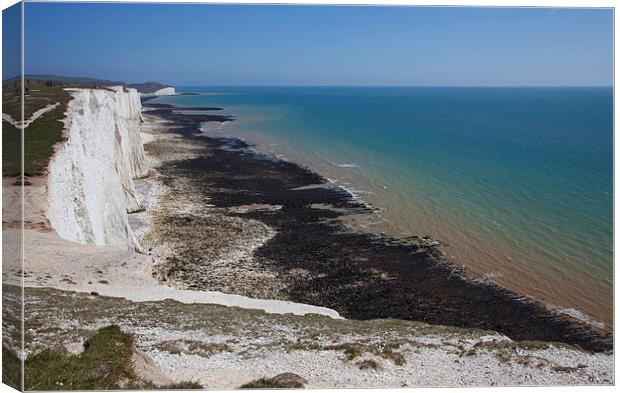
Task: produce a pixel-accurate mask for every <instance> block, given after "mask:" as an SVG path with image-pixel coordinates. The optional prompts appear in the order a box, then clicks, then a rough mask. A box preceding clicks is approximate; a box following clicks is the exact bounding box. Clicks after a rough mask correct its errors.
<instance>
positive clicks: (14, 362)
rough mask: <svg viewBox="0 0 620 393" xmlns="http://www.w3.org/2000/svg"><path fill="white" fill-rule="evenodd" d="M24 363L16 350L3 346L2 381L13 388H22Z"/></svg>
mask: <svg viewBox="0 0 620 393" xmlns="http://www.w3.org/2000/svg"><path fill="white" fill-rule="evenodd" d="M21 375H22V364H21V361H20V360H19V358H18V357H17V355H15V352H13V351H12V350H10V349H8V348H7V347H5V346H3V347H2V383H4V384H6V385H9V386H10V387H12V388H13V389H17V390H22V389H21V384H22V382H21V379H22V378H21Z"/></svg>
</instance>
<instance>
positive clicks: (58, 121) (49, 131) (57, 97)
mask: <svg viewBox="0 0 620 393" xmlns="http://www.w3.org/2000/svg"><path fill="white" fill-rule="evenodd" d="M64 87H66V86H46V85H45V84H44V83H39V82H32V83H31V93H30V94H29V95H27V96H26V98H25V101H24V118H25V119H28V118H30V117H31V116H32V114H33V113H34V112H35V111H37V110H39V109H41V108H44V107H46V106H47V105H49V104H54V103H56V102H58V103H59V105H58V106H56V108H54V109H53V110H51V111H49V112H47V113H45V114H43V115H42V116H41V117H39V118H38V119H37V120H35V121H34V122H32V123H31V124H30V125H29V126H28V127H26V129H25V130H24V132H25V134H24V144H25V145H24V174H26V175H28V176H36V175H41V174H42V173H43V172H44V171H45V168H46V166H47V163H48V161H49V159H50V157H51V156H52V154H53V153H54V147H53V146H54V144H56V143H57V142H60V141H61V140H62V130H63V128H64V124H63V122H62V119H64V117H65V114H64V113H65V111H66V109H67V104H68V102H69V101H70V99H71V94H70V93H69V92H67V91H65V90H64ZM35 90H36V91H35ZM2 95H3V100H4V102H3V108H2V109H3V112H4V113H6V114H9V115H10V116H11V117H12V118H13V119H15V120H20V119H21V111H20V106H21V102H20V99H19V96H17V95H15V92H14V87H13V85H9V86H8V87H6V86H5V87H3V92H2ZM2 140H3V145H2V175H3V176H18V175H20V174H21V130H20V129H18V128H16V127H14V126H13V125H12V124H10V123H9V122H7V121H4V120H3V121H2Z"/></svg>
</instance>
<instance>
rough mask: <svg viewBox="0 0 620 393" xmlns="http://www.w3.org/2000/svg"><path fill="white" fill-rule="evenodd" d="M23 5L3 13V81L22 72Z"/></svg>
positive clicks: (15, 5)
mask: <svg viewBox="0 0 620 393" xmlns="http://www.w3.org/2000/svg"><path fill="white" fill-rule="evenodd" d="M21 15H22V13H21V4H20V3H17V4H14V5H12V6H11V7H8V8H7V9H5V10H3V11H2V79H3V80H4V79H8V78H12V77H14V76H16V75H19V73H20V72H21V50H20V49H21V42H22V41H21V31H22V17H21Z"/></svg>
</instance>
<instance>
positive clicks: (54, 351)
mask: <svg viewBox="0 0 620 393" xmlns="http://www.w3.org/2000/svg"><path fill="white" fill-rule="evenodd" d="M3 355H4V358H5V359H7V358H8V359H9V363H8V364H9V365H10V368H9V369H8V370H7V371H5V370H3V379H4V378H5V372H6V373H8V375H7V381H9V380H10V381H14V380H15V376H16V375H17V377H18V376H19V374H16V372H15V367H14V366H15V365H14V364H13V363H15V359H17V357H16V356H15V354H14V353H12V352H11V351H9V350H7V349H4V350H3ZM132 355H133V338H132V336H130V335H129V334H127V333H124V332H122V331H121V330H120V328H119V327H118V326H108V327H104V328H102V329H100V330H98V331H97V333H96V334H95V335H94V336H92V337H91V338H90V339H88V340H87V341H86V342H85V343H84V352H82V353H81V354H79V355H72V354H69V353H67V351H66V350H65V349H64V348H48V349H45V350H43V351H41V352H38V353H36V354H34V355H32V356H29V357H28V358H27V359H26V361H25V362H24V367H25V386H24V388H25V390H40V391H41V390H44V391H45V390H113V389H139V388H141V389H156V388H166V389H181V388H188V387H190V388H196V389H199V388H201V387H200V385H199V384H197V383H194V382H183V383H179V384H173V385H169V386H155V385H154V384H153V383H152V382H150V381H145V380H143V379H141V378H139V377H138V376H137V375H136V374H135V372H134V370H133V365H132V360H131V359H132ZM16 361H17V365H18V367H19V360H16Z"/></svg>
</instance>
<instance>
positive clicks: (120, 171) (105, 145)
mask: <svg viewBox="0 0 620 393" xmlns="http://www.w3.org/2000/svg"><path fill="white" fill-rule="evenodd" d="M72 94H73V100H71V102H69V104H68V107H67V117H66V119H65V133H66V137H67V140H66V142H64V143H62V144H61V145H60V146H59V148H58V149H57V151H56V153H55V154H54V156H53V157H52V159H51V161H50V164H49V167H48V170H49V174H48V212H47V217H48V219H49V221H50V224H51V226H52V228H53V229H54V230H56V232H57V233H58V234H59V235H60V236H61V237H63V238H65V239H67V240H70V241H74V242H78V243H90V244H98V245H111V246H116V247H122V248H127V249H138V244H137V242H136V241H135V238H134V236H133V233H132V230H131V227H130V225H129V220H128V216H127V213H128V212H132V211H136V210H140V209H141V206H140V202H139V201H138V197H137V195H138V194H137V192H136V189H135V186H134V183H133V179H135V178H137V177H143V176H146V174H147V167H146V161H145V156H144V149H143V146H142V142H141V138H140V125H141V123H142V117H141V110H142V105H141V103H140V97H139V95H138V93H137V91H136V90H135V89H128V88H124V87H120V86H118V87H109V88H106V89H72Z"/></svg>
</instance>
